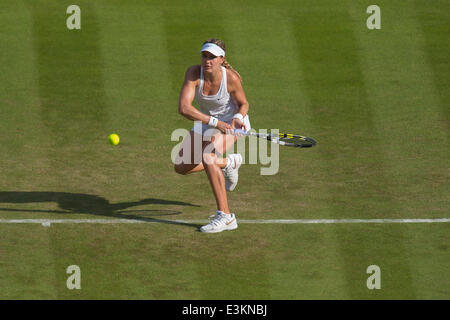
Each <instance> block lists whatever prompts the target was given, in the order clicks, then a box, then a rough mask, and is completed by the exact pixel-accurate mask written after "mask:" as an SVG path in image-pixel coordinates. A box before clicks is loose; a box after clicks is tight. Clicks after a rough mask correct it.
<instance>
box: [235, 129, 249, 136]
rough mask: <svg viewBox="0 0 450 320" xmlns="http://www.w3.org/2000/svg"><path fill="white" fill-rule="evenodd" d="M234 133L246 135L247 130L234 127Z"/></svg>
mask: <svg viewBox="0 0 450 320" xmlns="http://www.w3.org/2000/svg"><path fill="white" fill-rule="evenodd" d="M234 134H236V135H237V134H241V135H247V131H245V130H242V129H234Z"/></svg>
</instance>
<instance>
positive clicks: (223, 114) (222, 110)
mask: <svg viewBox="0 0 450 320" xmlns="http://www.w3.org/2000/svg"><path fill="white" fill-rule="evenodd" d="M221 68H222V81H221V82H220V87H219V91H218V92H217V93H216V94H214V95H211V96H206V95H204V94H203V85H204V83H205V81H204V78H203V66H201V69H200V85H199V86H198V87H197V88H196V90H195V97H194V102H195V103H196V104H197V106H198V108H199V110H200V112H202V113H204V114H206V115H209V116H213V117H215V118H217V119H219V120H220V121H224V122H227V123H230V122H231V120H232V119H233V116H234V115H235V114H236V113H238V112H239V107H238V104H237V102H236V100H235V99H234V98H233V97H232V96H231V95H230V93H229V92H228V88H227V70H226V68H225V67H221ZM243 122H244V124H245V126H246V128H247V130H250V119H249V117H248V115H246V116H245V117H244V121H243ZM199 124H200V123H197V122H196V123H195V124H194V128H193V130H194V131H195V132H197V133H200V134H203V133H204V132H205V131H206V130H208V129H210V128H211V127H210V126H208V125H207V124H202V126H201V127H200V125H199Z"/></svg>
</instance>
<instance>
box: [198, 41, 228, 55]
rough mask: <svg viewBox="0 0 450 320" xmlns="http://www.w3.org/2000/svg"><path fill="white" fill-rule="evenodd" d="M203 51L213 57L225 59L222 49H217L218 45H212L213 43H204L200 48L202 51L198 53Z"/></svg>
mask: <svg viewBox="0 0 450 320" xmlns="http://www.w3.org/2000/svg"><path fill="white" fill-rule="evenodd" d="M203 51H208V52H210V53H212V54H213V55H215V56H216V57H220V56H222V57H225V51H223V49H222V48H221V47H219V46H218V45H216V44H214V43H205V44H204V45H203V47H202V50H201V51H200V52H203Z"/></svg>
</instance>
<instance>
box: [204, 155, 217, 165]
mask: <svg viewBox="0 0 450 320" xmlns="http://www.w3.org/2000/svg"><path fill="white" fill-rule="evenodd" d="M216 158H217V157H216V155H215V154H214V153H204V154H203V156H202V162H203V166H210V165H214V164H215V163H216Z"/></svg>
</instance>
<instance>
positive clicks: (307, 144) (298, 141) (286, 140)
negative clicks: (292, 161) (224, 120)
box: [234, 129, 317, 148]
mask: <svg viewBox="0 0 450 320" xmlns="http://www.w3.org/2000/svg"><path fill="white" fill-rule="evenodd" d="M234 134H235V135H242V136H255V137H258V138H260V139H266V140H268V141H272V142H273V143H278V144H279V145H282V146H286V147H297V148H311V147H314V146H315V145H316V144H317V142H316V141H315V140H314V139H312V138H309V137H305V136H300V135H297V134H290V133H278V134H272V133H258V132H253V131H248V132H247V131H245V130H242V129H234Z"/></svg>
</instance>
